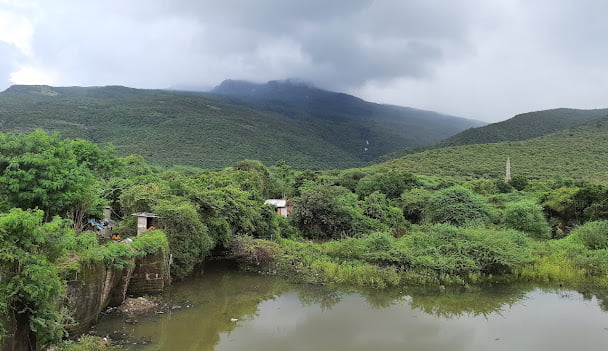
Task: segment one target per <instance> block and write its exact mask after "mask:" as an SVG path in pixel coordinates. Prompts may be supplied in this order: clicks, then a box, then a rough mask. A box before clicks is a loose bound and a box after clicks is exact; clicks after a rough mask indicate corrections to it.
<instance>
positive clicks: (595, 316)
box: [96, 267, 608, 351]
mask: <svg viewBox="0 0 608 351" xmlns="http://www.w3.org/2000/svg"><path fill="white" fill-rule="evenodd" d="M598 296H600V297H601V299H598ZM606 296H608V295H607V294H606V292H605V291H597V290H592V289H588V290H586V291H585V293H584V294H579V293H577V292H574V291H565V290H547V289H545V290H542V289H538V288H533V287H529V286H528V287H525V286H524V287H522V286H519V287H514V286H490V287H483V288H481V287H480V288H474V289H466V290H458V289H456V290H450V289H444V290H437V289H434V290H426V289H422V288H417V289H409V290H407V291H404V290H400V289H395V290H388V291H378V290H373V289H371V290H360V291H357V292H354V291H338V290H336V289H331V288H328V287H323V286H312V285H293V284H290V283H287V282H286V281H284V280H281V279H276V278H273V277H268V276H261V275H257V274H248V273H243V272H237V271H233V270H228V271H226V270H221V269H217V268H214V267H209V268H208V269H207V272H206V273H205V274H204V275H203V276H202V277H200V278H194V279H192V280H189V281H186V282H181V283H177V284H176V285H174V286H173V287H172V289H171V290H170V291H168V292H167V293H166V294H164V297H163V298H164V299H165V300H166V301H169V302H170V304H172V305H176V306H177V305H179V306H191V307H190V308H183V309H176V310H174V311H171V312H170V313H167V314H165V315H160V316H148V317H140V318H139V324H137V325H134V326H131V325H126V324H124V322H123V320H122V318H120V316H111V315H110V316H108V318H104V319H103V320H101V321H100V323H99V325H98V326H97V328H96V329H97V331H98V333H100V334H102V335H105V334H110V336H112V334H114V331H115V330H120V331H121V332H125V333H127V334H128V335H129V337H130V338H131V339H130V340H129V346H128V347H129V348H131V349H134V350H135V349H139V350H141V349H146V350H167V351H169V350H171V351H173V350H175V351H181V350H185V351H189V350H218V351H220V350H244V349H246V350H265V351H266V350H268V351H272V350H277V351H278V350H337V351H339V350H370V349H378V350H490V349H491V350H512V349H516V348H518V349H524V350H551V351H556V350H568V349H571V348H574V347H577V348H579V349H584V350H605V349H606V348H607V347H608V314H607V313H605V312H603V311H602V309H605V306H606V304H605V302H604V301H608V299H606ZM598 305H599V306H601V308H599V307H598ZM234 319H238V321H234ZM604 328H606V329H604ZM142 338H149V339H150V340H151V342H152V344H153V345H152V346H145V347H144V348H142V346H140V345H133V344H132V342H133V340H141V339H142ZM146 347H147V348H146Z"/></svg>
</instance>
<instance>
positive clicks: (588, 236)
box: [570, 221, 608, 250]
mask: <svg viewBox="0 0 608 351" xmlns="http://www.w3.org/2000/svg"><path fill="white" fill-rule="evenodd" d="M570 235H571V236H572V237H574V238H577V239H579V240H581V242H582V243H583V244H585V246H586V247H587V248H589V249H591V250H599V249H608V221H594V222H587V223H585V224H584V225H582V226H580V227H578V228H576V229H575V230H573V231H572V233H571V234H570Z"/></svg>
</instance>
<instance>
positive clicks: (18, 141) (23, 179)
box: [0, 131, 119, 222]
mask: <svg viewBox="0 0 608 351" xmlns="http://www.w3.org/2000/svg"><path fill="white" fill-rule="evenodd" d="M113 167H119V162H118V161H117V160H116V158H115V157H114V156H113V150H112V149H107V150H104V149H100V148H99V147H98V146H96V145H94V144H92V143H89V142H87V141H84V140H76V141H71V140H68V139H65V140H62V139H61V138H60V136H59V134H50V135H49V134H47V133H45V132H42V131H35V132H33V133H30V134H24V135H14V134H2V133H0V198H2V197H3V198H5V199H6V201H8V203H9V204H10V205H11V206H12V207H19V208H23V209H28V208H31V209H33V208H39V209H42V210H43V211H44V212H45V214H46V216H47V218H50V217H52V216H55V215H61V216H65V215H66V214H68V213H69V214H70V217H71V219H73V220H74V221H75V222H78V221H82V218H83V217H84V216H85V215H86V214H87V213H89V212H98V211H99V210H101V208H102V207H103V206H102V201H101V200H100V198H99V196H98V189H97V183H96V181H95V177H96V176H98V177H109V176H110V175H111V174H112V172H113V170H112V169H111V168H113Z"/></svg>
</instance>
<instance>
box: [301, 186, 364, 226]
mask: <svg viewBox="0 0 608 351" xmlns="http://www.w3.org/2000/svg"><path fill="white" fill-rule="evenodd" d="M362 217H363V216H362V214H361V209H360V208H359V207H358V206H357V195H355V194H353V193H351V192H350V191H349V190H348V189H346V188H343V187H339V186H330V185H324V184H320V185H318V184H314V183H309V184H308V185H306V186H304V187H303V188H302V189H301V195H300V196H299V197H296V198H295V199H294V200H293V210H292V212H291V217H290V219H291V222H292V224H293V225H295V226H296V227H297V228H299V229H300V230H301V231H302V233H303V234H304V235H305V236H306V237H309V238H338V237H343V236H347V235H352V234H353V228H354V226H355V225H356V222H357V221H358V220H360V219H361V218H362Z"/></svg>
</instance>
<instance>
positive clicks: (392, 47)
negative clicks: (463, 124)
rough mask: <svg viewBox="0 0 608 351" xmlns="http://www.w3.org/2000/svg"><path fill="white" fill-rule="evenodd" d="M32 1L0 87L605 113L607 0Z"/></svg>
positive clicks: (489, 113) (504, 114)
mask: <svg viewBox="0 0 608 351" xmlns="http://www.w3.org/2000/svg"><path fill="white" fill-rule="evenodd" d="M24 2H26V3H27V4H29V7H28V8H31V9H33V10H31V12H32V13H33V14H35V16H32V21H31V22H32V26H33V28H34V33H33V37H32V41H31V43H30V44H31V47H32V53H31V54H27V55H25V54H22V55H20V56H19V57H17V56H16V54H15V52H16V51H15V49H10V50H9V49H7V48H6V45H4V48H3V46H2V41H0V54H3V55H1V56H0V67H2V68H1V69H0V71H2V72H0V80H2V79H4V78H5V77H7V76H8V73H9V72H14V71H15V70H18V69H20V68H23V67H26V68H33V69H34V70H33V71H35V72H44V73H47V74H48V75H50V76H51V77H53V83H54V84H57V85H103V84H122V85H128V86H134V87H141V88H164V87H170V86H179V85H181V86H199V87H212V86H213V85H215V84H218V83H219V82H220V81H222V80H223V79H226V78H235V79H248V80H254V81H266V80H271V79H282V78H301V79H304V80H308V81H312V82H314V83H316V84H318V85H319V86H321V87H325V88H330V89H336V90H343V91H347V92H351V93H356V94H360V95H362V97H364V98H368V99H372V100H376V101H380V102H390V103H396V104H401V105H409V106H414V107H421V108H428V109H433V110H439V111H441V112H447V113H452V114H461V115H466V116H469V117H475V118H480V119H487V120H496V119H504V118H508V117H510V116H511V115H512V114H514V113H518V112H525V111H529V110H533V109H539V108H546V107H556V106H559V105H561V104H564V103H568V104H569V106H572V107H596V106H598V105H602V104H603V100H601V98H602V96H603V95H602V94H603V91H605V85H606V84H608V74H607V73H604V72H606V71H607V70H606V69H605V68H606V67H605V65H606V61H605V57H606V55H607V54H608V46H606V45H605V44H604V41H605V40H604V33H606V32H607V30H608V22H607V21H605V20H604V18H603V14H605V13H606V10H608V3H606V2H604V1H601V0H581V1H577V2H572V1H567V0H539V1H534V2H530V1H523V0H509V1H499V0H496V1H485V0H458V1H443V0H426V1H422V0H410V1H405V0H384V1H372V0H343V1H325V0H309V1H284V0H258V1H250V0H224V1H215V0H214V1H211V0H204V1H194V0H192V1H187V0H158V1H143V0H133V1H122V0H106V1H86V2H83V1H77V0H60V1H52V2H50V1H49V2H47V1H33V0H32V1H27V0H24ZM1 10H2V8H1V7H0V11H1ZM9 10H10V9H9ZM24 11H26V10H23V9H19V11H18V12H19V13H20V14H23V13H24ZM28 11H30V10H28ZM0 15H1V13H0ZM0 40H2V37H1V36H0ZM8 51H11V52H10V55H9V54H8ZM5 53H6V54H5ZM2 84H4V85H5V86H8V84H9V82H8V81H6V83H0V85H2ZM562 84H563V85H562ZM602 106H603V105H602Z"/></svg>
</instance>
